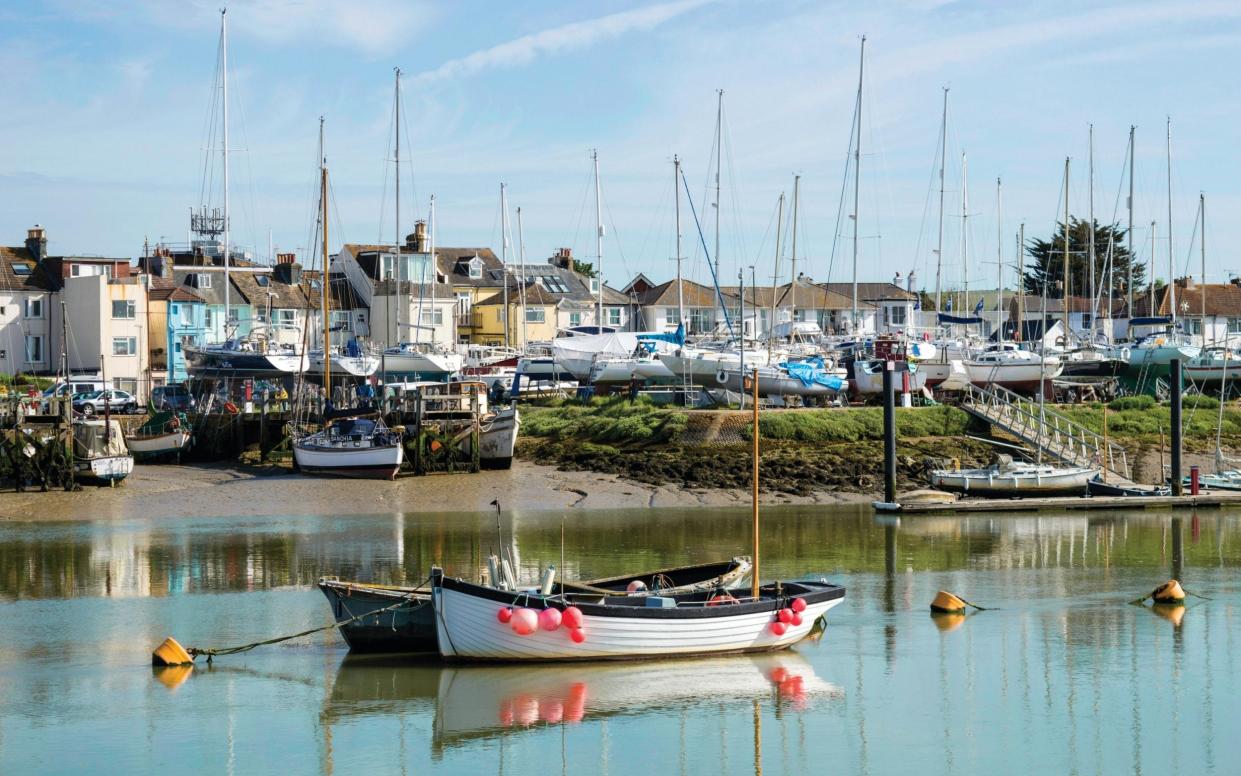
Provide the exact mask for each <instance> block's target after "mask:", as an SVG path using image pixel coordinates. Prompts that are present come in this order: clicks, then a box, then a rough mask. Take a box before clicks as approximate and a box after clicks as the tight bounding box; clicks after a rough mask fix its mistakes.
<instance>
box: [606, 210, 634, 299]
mask: <svg viewBox="0 0 1241 776" xmlns="http://www.w3.org/2000/svg"><path fill="white" fill-rule="evenodd" d="M603 209H604V210H605V211H607V214H608V223H609V224H611V225H612V241H613V242H614V243H616V255H617V256H618V257H619V258H620V263H621V271H622V272H623V273H624V277H626V278H628V277H629V262H628V260H626V259H625V247H624V246H623V245H621V239H620V230H619V229H617V228H616V217H615V216H613V215H612V204H611V203H610V202H608V201H607V199H604V200H603ZM599 283H600V288H602V287H603V286H602V284H603V274H602V273H600V275H599Z"/></svg>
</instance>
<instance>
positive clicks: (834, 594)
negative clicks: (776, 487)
mask: <svg viewBox="0 0 1241 776" xmlns="http://www.w3.org/2000/svg"><path fill="white" fill-rule="evenodd" d="M844 596H845V589H844V588H843V587H841V586H839V585H833V584H831V583H829V582H826V581H819V582H775V583H770V584H766V585H762V586H760V587H759V594H758V596H753V597H752V596H744V597H735V596H733V595H732V594H731V593H716V592H710V591H707V592H698V593H689V594H684V595H660V596H644V597H634V596H604V595H598V594H590V593H584V594H572V593H565V594H562V595H541V594H539V593H532V592H518V591H511V590H501V589H499V588H494V587H488V586H486V585H480V584H476V583H473V582H469V581H467V580H464V579H459V578H456V577H448V576H445V575H444V572H443V570H442V569H439V568H433V569H432V571H431V600H432V605H433V606H434V607H435V613H436V617H435V629H436V641H437V643H438V646H439V653H440V656H441V657H443V658H444V659H446V660H453V661H456V660H466V661H475V660H477V661H500V662H526V661H572V660H631V659H640V658H656V657H675V656H690V655H710V654H728V653H740V652H769V651H775V650H779V649H786V648H788V647H791V646H792V645H794V644H796V643H797V642H799V641H801V640H802V639H804V638H806V637H807V636H809V635H810V632H811V630H813V628H814V627H815V623H816V621H817V620H818V619H819V618H820V617H822V616H823V615H825V614H826V613H827V611H828V610H829V609H831V608H832V607H834V606H836V605H837V604H839V603H840V602H841V601H842V600H844ZM506 618H507V621H506ZM566 618H567V620H568V624H567V625H566ZM553 623H554V625H553Z"/></svg>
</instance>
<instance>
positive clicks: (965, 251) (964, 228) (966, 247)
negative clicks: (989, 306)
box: [961, 151, 970, 315]
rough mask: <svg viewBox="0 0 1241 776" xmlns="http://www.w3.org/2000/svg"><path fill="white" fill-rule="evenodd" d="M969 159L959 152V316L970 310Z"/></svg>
mask: <svg viewBox="0 0 1241 776" xmlns="http://www.w3.org/2000/svg"><path fill="white" fill-rule="evenodd" d="M969 169H970V168H969V159H967V158H966V156H965V152H964V151H962V152H961V266H962V267H963V268H964V269H963V274H964V280H965V301H964V302H962V304H961V314H962V315H966V314H968V313H969V309H970V239H969V234H970V232H969V223H970V173H969Z"/></svg>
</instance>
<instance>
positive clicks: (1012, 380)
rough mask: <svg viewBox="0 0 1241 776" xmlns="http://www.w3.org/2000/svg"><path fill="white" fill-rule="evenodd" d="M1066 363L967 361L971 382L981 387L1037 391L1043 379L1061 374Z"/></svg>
mask: <svg viewBox="0 0 1241 776" xmlns="http://www.w3.org/2000/svg"><path fill="white" fill-rule="evenodd" d="M1063 368H1064V365H1063V364H1061V363H1060V362H1059V361H1056V362H1054V363H1048V364H1039V363H1038V362H1037V361H1031V362H1015V363H988V362H983V363H979V362H975V361H966V362H965V370H966V372H967V373H968V374H969V379H970V382H971V383H973V384H974V385H977V386H979V387H983V388H985V387H987V386H991V385H998V386H1000V387H1001V388H1008V389H1009V390H1012V391H1036V390H1038V387H1039V384H1040V383H1041V382H1042V381H1043V380H1051V379H1052V378H1054V377H1057V376H1059V374H1060V372H1061V370H1063Z"/></svg>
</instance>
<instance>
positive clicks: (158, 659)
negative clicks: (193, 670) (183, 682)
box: [151, 636, 194, 666]
mask: <svg viewBox="0 0 1241 776" xmlns="http://www.w3.org/2000/svg"><path fill="white" fill-rule="evenodd" d="M193 662H194V658H193V657H191V656H190V653H189V652H186V651H185V647H183V646H181V644H180V642H178V641H177V640H176V639H174V638H173V637H172V636H169V637H168V638H166V639H164V643H163V644H160V645H159V646H158V647H156V648H155V651H154V652H152V653H151V665H155V666H184V665H191V664H193Z"/></svg>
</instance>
